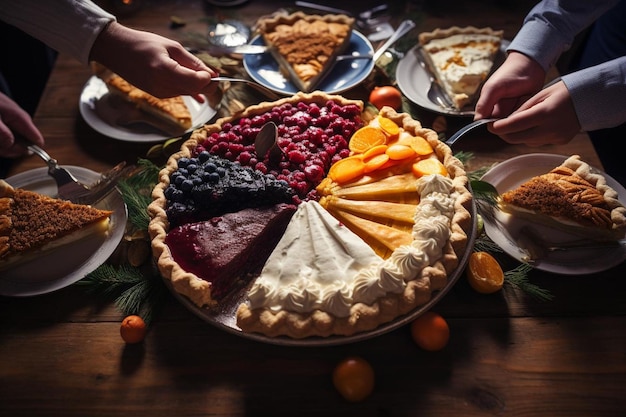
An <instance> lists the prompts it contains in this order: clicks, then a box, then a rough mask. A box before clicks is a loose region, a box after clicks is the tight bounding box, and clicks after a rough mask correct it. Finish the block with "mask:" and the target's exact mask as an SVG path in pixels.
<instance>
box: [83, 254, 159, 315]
mask: <svg viewBox="0 0 626 417" xmlns="http://www.w3.org/2000/svg"><path fill="white" fill-rule="evenodd" d="M77 284H78V285H82V286H85V287H87V291H88V292H90V293H100V294H103V295H105V296H107V297H109V298H111V299H114V300H115V306H116V307H117V309H118V310H120V311H121V312H122V313H123V314H124V315H131V314H137V315H140V316H141V317H142V318H143V319H144V321H145V322H146V324H150V322H151V321H152V318H153V317H154V314H155V312H156V310H158V308H159V307H160V305H161V303H162V301H163V299H164V295H165V286H164V285H163V283H162V282H161V280H160V279H158V278H156V277H154V276H147V275H146V274H145V273H143V272H142V271H141V270H140V269H139V268H134V267H132V266H129V265H126V264H124V265H120V266H119V267H115V266H113V265H110V264H103V265H100V266H99V267H98V268H96V269H95V270H94V271H93V272H91V273H90V274H88V275H87V276H86V277H85V278H83V279H82V280H80V281H78V282H77Z"/></svg>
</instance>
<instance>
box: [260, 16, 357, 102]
mask: <svg viewBox="0 0 626 417" xmlns="http://www.w3.org/2000/svg"><path fill="white" fill-rule="evenodd" d="M353 26H354V18H352V17H350V16H347V15H343V14H327V15H308V14H305V13H303V12H295V13H291V14H282V13H278V14H275V15H272V16H268V17H264V18H261V19H259V21H258V22H257V26H256V30H257V31H258V32H259V33H260V35H261V36H262V37H263V40H264V41H265V44H266V45H267V46H268V47H269V48H270V52H271V54H272V56H273V57H274V58H275V59H276V61H277V62H278V64H279V67H280V68H281V71H282V72H283V73H284V74H285V75H286V76H287V77H288V78H289V79H290V80H291V81H292V82H293V83H294V84H295V85H296V86H297V87H298V89H299V90H300V91H303V92H310V91H313V90H314V89H315V88H316V86H317V84H318V81H319V80H321V79H322V77H324V76H325V74H326V73H327V72H328V71H330V70H331V68H332V66H333V64H334V61H335V58H336V57H337V55H340V54H341V53H342V52H344V50H345V49H346V47H347V46H348V44H349V43H350V37H351V35H352V29H353Z"/></svg>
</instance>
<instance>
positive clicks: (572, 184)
mask: <svg viewBox="0 0 626 417" xmlns="http://www.w3.org/2000/svg"><path fill="white" fill-rule="evenodd" d="M500 206H501V208H502V210H504V211H505V212H508V213H511V214H512V215H514V216H519V217H521V218H524V219H528V220H529V221H533V222H538V223H541V224H544V225H547V226H551V227H554V228H556V229H558V230H563V231H565V232H568V233H572V234H576V235H580V236H583V237H585V238H589V239H595V240H618V239H622V238H624V235H625V234H626V208H625V207H624V206H623V204H622V203H621V202H620V201H619V200H618V195H617V192H616V191H615V190H614V189H613V188H611V187H610V186H609V185H608V184H607V182H606V179H605V177H604V176H603V175H602V174H600V173H597V172H594V170H593V169H592V168H591V167H590V166H589V164H587V163H586V162H584V161H582V160H581V159H580V157H579V156H578V155H572V156H570V157H569V158H568V159H566V160H565V161H564V162H563V163H562V164H561V165H559V166H558V167H556V168H554V169H553V170H551V171H550V172H547V173H545V174H542V175H538V176H535V177H532V178H531V179H529V180H528V181H526V182H524V183H523V184H521V185H520V186H519V187H517V188H515V189H513V190H509V191H507V192H504V193H502V194H501V196H500Z"/></svg>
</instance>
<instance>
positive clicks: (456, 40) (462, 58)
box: [419, 26, 503, 110]
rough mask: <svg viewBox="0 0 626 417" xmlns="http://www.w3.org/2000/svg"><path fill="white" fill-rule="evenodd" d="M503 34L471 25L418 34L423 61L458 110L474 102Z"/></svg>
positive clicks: (498, 48)
mask: <svg viewBox="0 0 626 417" xmlns="http://www.w3.org/2000/svg"><path fill="white" fill-rule="evenodd" d="M502 33H503V32H502V31H499V30H493V29H492V28H475V27H473V26H468V27H464V28H460V27H456V26H454V27H451V28H449V29H436V30H434V31H432V32H423V33H420V35H419V44H420V46H421V49H422V51H423V54H422V55H423V57H424V58H425V60H426V61H427V62H426V64H427V65H428V66H429V67H430V69H431V71H432V72H433V73H434V75H435V77H436V79H437V82H438V83H439V84H440V85H441V86H442V87H443V89H444V90H445V91H446V93H447V94H448V96H449V97H450V98H451V99H452V101H453V103H454V105H455V107H456V108H457V109H458V110H462V109H463V108H464V107H468V106H470V105H472V104H473V103H474V101H475V99H476V96H477V94H478V93H479V90H480V87H481V86H482V84H483V82H484V81H485V80H486V79H487V77H488V75H489V74H490V72H491V69H492V68H493V64H494V60H495V58H496V56H497V54H498V52H499V51H500V44H501V42H502Z"/></svg>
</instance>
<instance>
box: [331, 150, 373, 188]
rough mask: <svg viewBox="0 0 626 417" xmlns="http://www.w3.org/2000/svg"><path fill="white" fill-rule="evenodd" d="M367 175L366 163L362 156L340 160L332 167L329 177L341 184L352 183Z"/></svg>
mask: <svg viewBox="0 0 626 417" xmlns="http://www.w3.org/2000/svg"><path fill="white" fill-rule="evenodd" d="M364 173H365V162H363V158H361V156H360V155H358V156H349V157H347V158H344V159H340V160H339V161H337V162H335V163H334V164H333V165H331V167H330V169H329V170H328V176H329V177H330V178H331V179H332V180H333V181H336V182H338V183H339V184H344V183H346V182H349V181H352V180H353V179H356V178H358V177H360V176H361V175H363V174H364Z"/></svg>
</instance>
